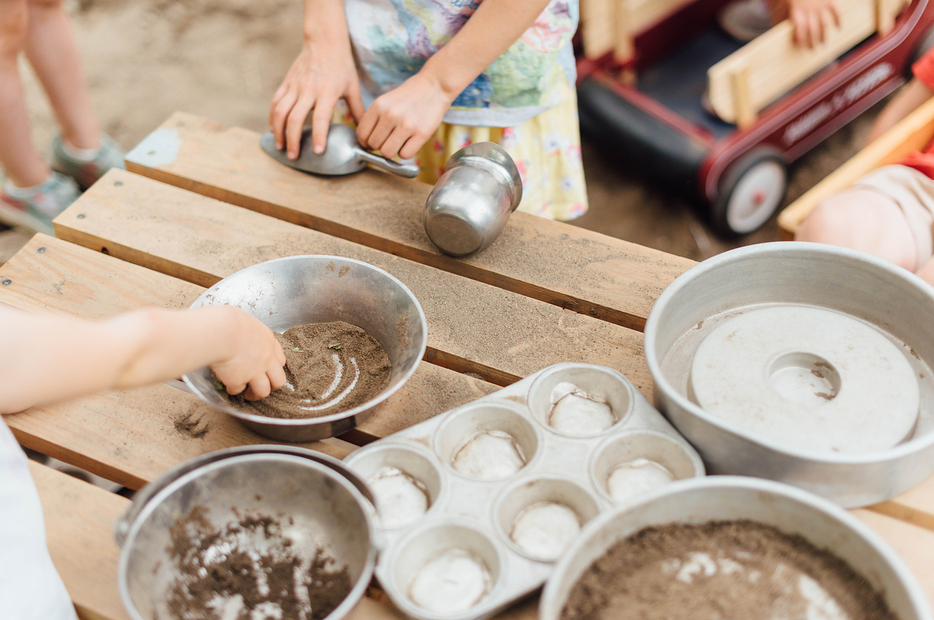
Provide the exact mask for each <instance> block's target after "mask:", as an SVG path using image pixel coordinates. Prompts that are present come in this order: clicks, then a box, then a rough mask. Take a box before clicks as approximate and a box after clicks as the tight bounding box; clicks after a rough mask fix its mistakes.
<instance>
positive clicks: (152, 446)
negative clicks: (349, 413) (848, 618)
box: [0, 114, 934, 620]
mask: <svg viewBox="0 0 934 620" xmlns="http://www.w3.org/2000/svg"><path fill="white" fill-rule="evenodd" d="M128 168H129V171H127V172H124V171H112V172H110V173H109V174H108V175H107V176H105V177H104V178H103V179H102V180H101V181H100V182H98V183H97V184H96V185H95V186H94V187H92V188H91V189H90V190H89V191H88V192H87V193H86V194H85V195H84V196H83V197H82V198H81V199H80V200H79V201H78V202H76V203H75V204H74V205H73V206H72V207H71V208H69V209H68V210H67V211H66V212H65V213H63V214H62V215H61V216H59V217H58V218H57V219H56V221H55V231H56V235H57V237H58V238H52V237H48V236H43V235H37V236H36V237H34V238H33V239H32V240H31V241H30V242H29V244H28V245H26V247H24V248H23V249H22V250H21V251H20V252H19V253H18V254H17V255H16V256H15V257H14V258H13V259H11V260H10V262H8V263H7V264H6V265H3V266H0V304H5V305H8V306H11V307H15V308H20V309H23V310H26V311H30V312H39V311H46V312H54V313H60V314H67V315H74V316H80V317H84V318H88V319H99V318H103V317H107V316H111V315H114V314H116V313H119V312H124V311H128V310H133V309H135V308H140V307H143V306H162V307H169V308H184V307H187V306H188V305H189V304H190V303H191V302H192V301H193V300H194V299H195V298H196V297H197V296H198V295H199V294H200V293H201V291H203V290H204V287H207V286H210V285H212V284H214V283H215V282H217V281H218V280H219V279H221V278H223V277H224V276H226V275H228V274H230V273H233V272H234V271H237V270H239V269H241V268H243V267H246V266H248V265H252V264H255V263H258V262H261V261H265V260H270V259H273V258H278V257H281V256H289V255H296V254H334V255H340V256H346V257H350V258H355V259H359V260H363V261H366V262H368V263H371V264H374V265H377V266H379V267H381V268H383V269H385V270H386V271H388V272H390V273H392V274H393V275H395V276H396V277H398V278H399V279H400V280H402V282H404V283H405V284H406V285H407V286H408V287H409V288H410V289H411V290H412V291H413V292H414V293H415V295H416V297H418V299H419V301H420V302H421V304H422V306H423V308H424V310H425V314H426V317H427V320H428V351H427V353H426V356H425V361H424V362H423V363H422V364H421V365H420V366H419V368H418V370H417V372H416V373H415V374H414V376H413V377H412V379H411V380H410V381H409V382H408V383H407V384H406V385H405V386H404V388H403V389H402V390H400V391H399V392H398V393H396V394H395V395H394V396H393V397H392V398H390V399H389V400H388V401H387V402H386V403H385V404H384V405H383V406H381V407H380V409H379V410H378V411H377V413H375V414H374V415H373V416H372V417H371V418H370V419H368V420H367V421H366V422H365V423H364V424H363V425H362V426H360V427H359V428H357V429H356V430H354V431H353V432H351V433H348V434H346V435H344V436H343V437H342V438H340V439H328V440H325V441H320V442H315V443H311V444H306V445H307V446H308V447H310V448H312V449H315V450H320V451H322V452H325V453H327V454H331V455H336V456H338V457H343V456H344V455H346V454H348V453H349V452H350V451H352V450H353V449H354V448H355V447H356V446H357V445H363V444H365V443H367V442H370V441H373V440H375V439H378V438H380V437H385V436H386V435H389V434H390V433H393V432H395V431H397V430H400V429H402V428H405V427H407V426H410V425H412V424H415V423H417V422H419V421H422V420H424V419H427V418H428V417H431V416H433V415H436V414H438V413H441V412H443V411H447V410H449V409H451V408H453V407H456V406H458V405H461V404H463V403H466V402H468V401H470V400H473V399H475V398H478V397H480V396H483V395H485V394H488V393H490V392H492V391H494V390H496V389H498V388H499V387H501V386H505V385H508V384H510V383H512V382H514V381H516V380H518V379H520V378H522V377H525V376H528V375H529V374H531V373H533V372H535V371H537V370H539V369H541V368H543V367H545V366H548V365H550V364H554V363H558V362H566V361H582V362H591V363H598V364H604V365H607V366H610V367H613V368H616V369H619V370H621V371H622V372H623V373H624V374H625V375H626V376H627V377H629V379H630V380H632V381H633V383H634V384H635V385H636V386H637V387H638V389H640V390H641V391H642V392H643V393H644V394H645V395H646V396H648V397H649V398H650V399H651V397H652V389H653V387H652V381H651V377H650V376H649V372H648V369H647V368H646V364H645V359H644V357H643V353H642V334H641V333H640V331H641V329H642V328H643V326H644V324H645V319H646V317H647V316H648V312H649V310H650V308H651V306H652V304H653V302H654V300H655V299H656V298H657V297H658V295H659V294H660V293H661V291H662V290H663V289H664V287H665V286H666V285H667V284H668V283H670V282H671V280H673V279H674V278H675V277H676V276H677V275H678V274H680V273H681V272H683V271H684V270H685V269H687V268H689V267H690V266H691V264H692V263H691V262H690V261H688V260H685V259H682V258H677V257H674V256H671V255H667V254H664V253H662V252H658V251H654V250H650V249H647V248H643V247H640V246H637V245H633V244H630V243H626V242H624V241H619V240H617V239H612V238H609V237H606V236H603V235H600V234H596V233H592V232H589V231H586V230H582V229H579V228H575V227H572V226H568V225H565V224H561V223H555V222H549V221H546V220H542V219H539V218H536V217H533V216H528V215H525V214H523V213H516V214H514V215H513V217H512V218H511V220H510V223H509V225H508V227H507V229H506V231H505V232H504V234H503V235H502V237H501V238H500V239H499V240H498V241H497V242H496V243H495V244H494V245H493V246H492V247H490V248H489V249H488V250H486V251H485V252H483V253H481V254H480V255H479V256H474V257H470V258H467V259H462V260H455V259H452V258H448V257H445V256H443V255H441V254H439V253H438V252H437V251H436V250H435V248H434V247H433V246H432V245H431V243H430V242H429V241H428V239H427V237H426V236H425V234H424V230H423V228H422V225H421V221H422V220H421V213H422V208H423V205H424V202H425V198H426V196H427V194H428V192H429V189H430V188H429V187H426V186H424V185H420V184H418V183H416V182H414V181H404V180H401V179H397V178H394V177H391V176H388V175H385V174H382V173H378V172H363V173H360V174H358V175H354V176H351V177H345V178H332V179H326V178H315V177H312V176H309V175H305V174H302V173H299V172H295V171H293V170H290V169H288V168H286V167H284V166H281V165H279V164H277V163H275V162H273V161H272V160H271V159H270V158H268V157H267V156H266V155H265V154H263V153H262V151H261V150H260V148H259V135H258V134H255V133H252V132H249V131H244V130H242V129H235V128H228V127H225V126H223V125H220V124H218V123H216V122H212V121H209V120H206V119H202V118H197V117H193V116H190V115H186V114H176V115H174V116H172V117H171V118H170V119H169V120H168V121H166V122H165V124H164V125H163V126H162V127H161V128H160V129H159V130H157V131H156V132H154V133H153V134H152V135H150V136H149V137H148V138H147V139H146V140H144V141H143V142H142V143H141V144H140V145H139V146H138V147H137V148H136V149H134V150H133V151H132V152H131V153H130V155H129V156H128ZM6 421H7V422H8V424H9V425H10V427H11V428H12V429H13V432H14V433H15V435H16V437H17V438H18V440H19V441H20V442H21V443H22V445H24V446H26V447H29V448H32V449H34V450H37V451H39V452H42V453H44V454H48V455H50V456H53V457H55V458H58V459H60V460H62V461H65V462H68V463H71V464H73V465H76V466H78V467H82V468H84V469H87V470H89V471H91V472H92V473H95V474H98V475H100V476H103V477H105V478H107V479H109V480H113V481H115V482H118V483H120V484H122V485H125V486H127V487H129V488H131V489H138V488H140V487H142V486H143V485H144V484H146V482H148V481H149V480H152V479H153V478H154V477H155V476H157V475H158V474H159V473H161V472H163V471H164V470H166V469H168V468H169V467H172V466H173V465H176V464H178V463H180V462H183V461H185V460H187V459H190V458H192V457H194V456H196V455H198V454H202V453H204V452H209V451H212V450H217V449H220V448H225V447H229V446H234V445H241V444H249V443H263V442H267V441H268V440H266V439H264V438H262V437H259V436H258V435H255V434H253V433H251V432H250V431H248V430H246V429H245V428H244V427H242V426H241V425H240V424H239V423H237V422H236V421H235V420H233V419H232V418H230V417H228V416H226V415H225V414H223V413H220V412H218V411H215V410H214V409H212V408H211V407H209V406H208V405H205V404H203V403H202V402H201V401H200V400H198V399H197V398H196V397H194V396H192V395H190V394H188V393H185V392H183V391H180V390H177V389H175V388H173V387H170V386H167V385H157V386H153V387H148V388H142V389H138V390H130V391H121V392H111V393H106V394H100V395H97V396H92V397H89V398H83V399H79V400H75V401H72V402H68V403H64V404H59V405H54V406H48V407H40V408H35V409H32V410H29V411H27V412H24V413H21V414H17V415H14V416H8V417H7V418H6ZM178 422H187V423H194V424H196V427H197V428H198V429H200V430H205V431H206V432H205V433H203V435H201V436H200V437H197V438H196V437H193V436H191V435H190V434H188V435H186V434H184V433H182V432H180V431H179V430H177V429H176V423H178ZM32 471H33V475H34V476H35V478H36V483H37V485H38V487H39V492H40V495H41V498H42V502H43V506H44V508H45V515H46V525H47V529H48V540H49V547H50V550H51V553H52V558H53V560H54V562H55V564H56V566H57V567H58V569H59V571H60V572H61V574H62V576H63V578H64V580H65V584H66V586H67V587H68V590H69V592H70V593H71V595H72V598H73V600H74V602H75V605H76V606H77V608H78V610H79V613H80V615H81V616H82V617H83V618H94V619H99V618H106V619H109V620H117V619H123V618H126V617H127V616H126V613H125V612H124V610H123V607H122V605H121V603H120V600H119V595H118V592H117V578H116V566H117V556H118V549H117V547H116V545H115V544H114V543H113V540H112V537H111V534H110V527H111V524H112V522H113V521H114V519H115V518H116V517H117V515H118V514H120V513H121V512H122V511H123V510H124V509H125V508H126V506H127V504H128V501H127V500H125V499H123V498H122V497H119V496H117V495H112V494H110V493H107V492H105V491H103V490H100V489H98V488H96V487H93V486H91V485H89V484H86V483H84V482H81V481H79V480H75V479H72V478H69V477H67V476H65V475H64V474H60V473H58V472H56V471H53V470H50V469H49V468H47V467H44V466H42V465H36V464H34V465H33V466H32ZM855 512H856V514H857V515H858V516H859V517H860V518H861V519H863V520H864V521H866V522H867V523H869V525H870V526H871V527H873V528H874V529H875V530H876V531H877V532H879V533H880V534H881V535H882V536H883V537H884V538H885V539H887V540H888V541H889V542H890V543H891V544H892V546H893V547H895V549H896V550H897V551H898V552H899V553H901V555H902V557H903V558H904V559H905V560H906V561H907V562H908V564H909V566H911V567H912V569H913V570H914V571H915V572H916V574H917V575H918V578H919V580H920V581H921V582H922V584H924V587H925V588H926V589H927V592H928V594H929V595H931V597H932V598H934V559H932V557H934V477H932V478H930V479H928V480H927V481H926V482H925V483H924V484H922V485H921V486H920V487H918V488H916V489H915V490H913V491H911V492H909V493H906V494H904V495H902V496H900V497H898V498H895V499H894V500H891V501H888V502H885V503H883V504H879V505H877V506H873V507H871V508H870V509H866V510H858V511H855ZM371 597H372V598H368V599H365V600H364V601H363V602H362V603H361V605H360V606H359V607H358V608H357V610H356V612H355V618H356V619H357V620H362V619H365V618H367V619H369V618H372V619H376V618H394V617H400V614H399V613H398V612H397V611H396V610H394V609H393V608H392V607H391V606H389V605H384V604H382V603H381V602H378V601H377V599H380V598H382V597H380V594H379V592H378V591H377V590H373V591H371ZM501 617H502V618H506V617H510V618H523V620H525V619H531V618H534V617H535V601H534V599H533V600H529V601H526V602H525V603H524V604H521V605H519V606H517V607H516V608H515V609H514V610H513V611H511V612H510V613H508V614H504V615H502V616H501Z"/></svg>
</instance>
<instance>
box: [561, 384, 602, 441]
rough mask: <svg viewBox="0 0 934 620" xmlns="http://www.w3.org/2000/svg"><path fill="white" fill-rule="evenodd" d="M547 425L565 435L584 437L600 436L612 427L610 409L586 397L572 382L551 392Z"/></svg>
mask: <svg viewBox="0 0 934 620" xmlns="http://www.w3.org/2000/svg"><path fill="white" fill-rule="evenodd" d="M551 402H552V405H551V410H550V411H549V412H548V425H549V426H550V427H551V428H553V429H555V430H556V431H558V432H559V433H564V434H565V435H575V436H586V435H596V434H598V433H602V432H603V431H605V430H606V429H608V428H610V427H611V426H613V425H614V424H616V417H615V416H614V415H613V410H612V409H610V406H609V405H608V404H607V403H605V402H603V401H602V400H600V399H598V398H594V397H593V396H591V395H590V394H587V393H586V392H584V391H583V390H581V389H580V388H578V387H577V386H576V385H574V384H573V383H568V382H563V383H559V384H558V385H556V386H555V387H554V389H553V390H552V391H551Z"/></svg>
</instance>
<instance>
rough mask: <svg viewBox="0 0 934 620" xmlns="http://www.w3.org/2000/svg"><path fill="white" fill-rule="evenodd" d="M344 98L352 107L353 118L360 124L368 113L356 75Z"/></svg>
mask: <svg viewBox="0 0 934 620" xmlns="http://www.w3.org/2000/svg"><path fill="white" fill-rule="evenodd" d="M344 99H345V100H346V101H347V105H348V106H349V107H350V113H351V115H353V119H354V120H355V121H357V125H358V126H359V125H360V120H361V119H362V118H363V115H364V114H365V113H366V108H364V107H363V99H362V98H361V97H360V82H359V81H358V80H357V78H356V77H354V79H353V80H352V81H351V83H350V86H348V87H347V92H346V93H345V94H344Z"/></svg>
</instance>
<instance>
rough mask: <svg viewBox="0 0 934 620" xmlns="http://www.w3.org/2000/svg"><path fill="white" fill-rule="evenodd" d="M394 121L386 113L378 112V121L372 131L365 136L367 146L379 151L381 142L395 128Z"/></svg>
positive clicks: (381, 145) (381, 146) (384, 140)
mask: <svg viewBox="0 0 934 620" xmlns="http://www.w3.org/2000/svg"><path fill="white" fill-rule="evenodd" d="M395 125H396V123H395V121H394V120H392V119H390V118H389V115H388V114H386V113H382V114H380V117H379V121H377V123H376V127H374V128H373V131H372V132H371V133H370V135H369V137H368V138H367V144H368V145H369V148H370V149H372V150H374V151H380V152H382V151H381V149H382V148H383V144H384V143H385V142H386V140H387V139H388V138H389V136H390V134H392V130H393V129H395Z"/></svg>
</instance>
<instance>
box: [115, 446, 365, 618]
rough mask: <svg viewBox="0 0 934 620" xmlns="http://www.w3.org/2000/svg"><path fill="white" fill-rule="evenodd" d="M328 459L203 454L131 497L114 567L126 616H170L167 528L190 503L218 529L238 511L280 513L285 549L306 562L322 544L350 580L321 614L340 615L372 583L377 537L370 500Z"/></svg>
mask: <svg viewBox="0 0 934 620" xmlns="http://www.w3.org/2000/svg"><path fill="white" fill-rule="evenodd" d="M206 456H209V455H206ZM333 465H334V464H333V463H320V462H317V461H316V460H312V459H309V458H306V457H305V456H304V455H296V454H287V453H244V454H239V455H227V457H226V458H221V459H219V460H211V459H208V460H207V461H206V462H204V463H203V464H202V465H201V466H200V467H196V468H194V469H191V470H190V471H185V468H184V466H181V468H177V469H176V470H173V472H172V473H175V472H181V471H184V473H182V474H181V475H180V476H178V477H177V478H175V479H174V480H172V481H171V482H168V484H166V485H165V486H164V487H162V488H161V489H159V490H157V492H156V493H155V494H154V495H149V494H147V495H146V497H145V501H143V502H137V503H139V504H141V506H140V508H139V509H138V510H135V511H134V510H133V509H132V508H131V510H130V512H131V513H132V519H131V520H130V521H129V527H127V528H126V535H125V539H124V540H123V544H122V549H121V553H120V561H119V565H118V568H117V573H118V583H119V588H120V596H121V598H122V599H123V604H124V607H126V609H127V612H128V614H129V616H130V618H132V619H133V620H155V619H156V618H167V617H171V615H170V614H169V613H168V612H167V609H166V604H167V600H166V593H167V592H168V590H169V588H170V586H171V584H172V583H173V581H174V580H175V579H176V578H177V576H178V571H177V570H176V567H175V566H174V563H173V560H172V557H171V556H170V551H171V550H172V548H173V538H172V532H173V529H174V526H175V525H177V521H176V520H177V519H178V518H179V517H184V516H185V515H187V514H189V513H190V512H191V511H192V510H193V509H195V507H203V508H205V509H207V513H206V517H207V518H208V519H209V520H210V521H211V523H212V524H213V525H216V526H217V527H223V526H224V524H225V523H228V522H235V521H237V520H238V519H241V518H243V517H244V516H251V515H257V516H259V517H260V518H262V516H264V515H269V516H278V517H281V518H282V525H281V528H282V533H283V535H285V536H288V537H290V538H292V539H293V540H294V541H295V544H294V545H293V546H292V547H290V548H291V549H293V550H294V551H295V553H296V555H297V556H299V557H302V558H303V559H304V560H305V561H306V562H310V561H311V559H312V558H313V557H314V556H315V553H316V551H317V549H319V548H321V549H324V550H325V551H326V552H327V553H328V554H329V555H330V556H331V557H332V558H333V560H334V562H335V566H336V567H341V566H346V570H347V573H348V576H349V577H350V581H351V583H352V584H353V587H352V589H351V590H350V592H349V594H348V595H347V596H346V597H345V598H344V600H343V601H342V602H341V603H340V604H339V605H338V606H337V607H336V608H335V609H334V610H333V611H332V612H331V613H330V614H328V616H327V617H326V619H327V620H340V619H341V618H344V617H345V616H346V615H347V614H349V613H350V611H351V610H352V609H353V608H354V607H355V606H356V604H357V602H358V601H359V600H360V598H361V597H362V596H363V594H364V592H365V590H366V588H367V586H368V585H369V583H370V579H371V577H372V575H373V570H374V568H375V565H376V554H377V546H378V541H377V540H374V535H375V534H376V531H375V530H374V525H373V523H372V517H371V514H372V512H373V508H372V506H371V505H370V502H369V501H368V500H367V498H366V497H365V496H364V495H363V494H362V493H361V492H360V491H359V490H358V488H357V486H356V484H355V482H354V481H352V480H351V479H349V478H347V477H345V475H344V472H342V471H339V470H337V469H336V468H335V467H333ZM341 469H343V468H341ZM117 529H118V532H119V529H120V528H117ZM118 537H119V536H118Z"/></svg>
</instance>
